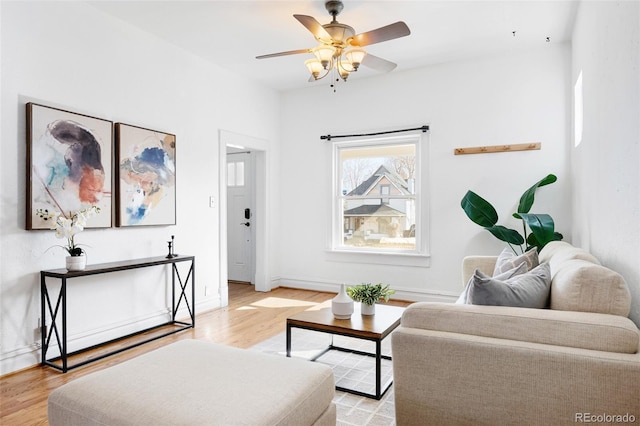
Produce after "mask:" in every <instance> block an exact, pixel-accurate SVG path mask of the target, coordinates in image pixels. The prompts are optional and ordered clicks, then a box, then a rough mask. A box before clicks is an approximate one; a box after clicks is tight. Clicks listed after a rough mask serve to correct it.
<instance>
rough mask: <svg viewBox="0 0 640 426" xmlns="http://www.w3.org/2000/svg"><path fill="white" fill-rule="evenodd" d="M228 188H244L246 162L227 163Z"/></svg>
mask: <svg viewBox="0 0 640 426" xmlns="http://www.w3.org/2000/svg"><path fill="white" fill-rule="evenodd" d="M227 186H230V187H232V186H244V161H235V162H228V163H227Z"/></svg>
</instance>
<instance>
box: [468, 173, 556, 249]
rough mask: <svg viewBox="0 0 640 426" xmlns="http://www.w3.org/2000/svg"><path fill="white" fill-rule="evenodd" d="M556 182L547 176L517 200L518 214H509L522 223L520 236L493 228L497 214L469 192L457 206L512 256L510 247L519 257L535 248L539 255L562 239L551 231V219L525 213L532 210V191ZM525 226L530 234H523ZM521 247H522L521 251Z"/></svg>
mask: <svg viewBox="0 0 640 426" xmlns="http://www.w3.org/2000/svg"><path fill="white" fill-rule="evenodd" d="M556 180H558V178H557V177H556V176H555V175H552V174H550V175H547V176H546V177H545V178H543V179H541V180H540V181H539V182H537V183H536V184H534V185H533V186H532V187H531V188H529V189H527V190H526V191H525V192H524V194H522V196H521V197H520V203H519V204H518V211H517V212H516V213H513V217H515V218H516V219H520V220H522V230H523V232H524V236H523V235H522V234H520V233H519V232H518V231H516V230H515V229H509V228H507V227H505V226H502V225H496V223H498V213H497V212H496V209H495V208H494V207H493V206H492V205H491V203H489V202H488V201H487V200H485V199H484V198H482V197H481V196H479V195H478V194H476V193H475V192H473V191H467V193H466V194H465V196H464V197H463V198H462V201H461V202H460V206H461V207H462V209H463V210H464V212H465V213H466V215H467V217H468V218H469V219H471V220H472V221H473V222H474V223H476V224H478V225H480V226H482V227H483V228H484V229H486V230H487V231H489V232H491V234H493V236H494V237H496V238H497V239H499V240H500V241H504V242H506V243H507V244H509V247H511V249H512V250H513V252H514V253H516V254H517V252H516V250H515V249H514V245H517V246H519V247H520V251H521V252H522V253H524V252H525V251H527V250H529V249H531V248H533V247H537V249H538V252H540V250H542V248H543V247H544V246H545V245H546V244H547V243H549V242H550V241H559V240H562V238H563V236H562V234H560V233H559V232H556V231H555V224H554V222H553V219H552V218H551V216H549V215H548V214H540V213H538V214H533V213H529V211H530V210H531V206H533V202H534V198H535V193H536V189H538V188H539V187H541V186H545V185H549V184H552V183H554V182H555V181H556ZM527 226H528V227H529V229H530V230H531V232H529V233H528V232H527ZM525 243H526V245H525V246H524V247H523V244H525Z"/></svg>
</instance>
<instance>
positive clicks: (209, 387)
mask: <svg viewBox="0 0 640 426" xmlns="http://www.w3.org/2000/svg"><path fill="white" fill-rule="evenodd" d="M333 396H334V381H333V373H332V371H331V368H329V367H328V366H326V365H322V364H320V363H315V362H308V361H304V360H300V359H293V358H285V357H279V356H276V355H269V354H263V353H260V352H253V351H249V350H243V349H237V348H231V347H228V346H222V345H217V344H214V343H208V342H203V341H198V340H183V341H180V342H177V343H173V344H171V345H169V346H165V347H163V348H161V349H158V350H155V351H153V352H150V353H147V354H145V355H141V356H139V357H137V358H134V359H132V360H130V361H126V362H124V363H122V364H119V365H116V366H113V367H110V368H107V369H105V370H102V371H98V372H96V373H92V374H89V375H87V376H85V377H81V378H79V379H77V380H74V381H72V382H70V383H67V384H66V385H63V386H61V387H60V388H58V389H56V390H54V391H53V392H51V394H50V395H49V406H48V410H49V424H50V425H52V426H62V425H64V426H73V425H78V426H89V425H296V426H298V425H335V423H336V408H335V404H334V403H333V402H332V399H333Z"/></svg>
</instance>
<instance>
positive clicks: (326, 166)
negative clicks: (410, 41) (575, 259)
mask: <svg viewBox="0 0 640 426" xmlns="http://www.w3.org/2000/svg"><path fill="white" fill-rule="evenodd" d="M569 75H570V50H569V46H567V45H562V44H561V45H554V44H547V43H544V44H542V43H541V47H540V48H538V49H535V50H532V51H527V52H521V53H512V54H504V55H501V56H494V57H485V58H482V59H475V60H469V61H465V62H456V63H447V64H442V65H438V66H432V67H429V68H425V69H421V70H413V71H406V72H397V73H395V74H394V73H392V74H389V75H387V76H385V78H384V79H361V80H358V76H357V75H354V76H353V77H352V79H351V80H350V81H349V82H348V83H346V84H343V85H338V89H337V93H333V92H332V91H331V90H330V88H329V87H328V83H324V82H320V83H315V84H314V87H312V88H309V89H305V90H300V91H296V92H290V93H287V94H286V95H285V96H284V102H283V110H282V114H283V129H282V141H281V142H282V143H281V145H280V149H281V152H282V154H281V156H280V158H281V168H280V170H281V176H280V181H281V182H282V186H281V188H280V189H281V191H282V198H281V206H280V207H281V213H282V214H281V224H280V227H281V244H280V254H279V258H280V259H281V260H282V264H281V265H280V266H281V267H280V270H281V272H282V276H281V277H280V278H281V283H283V284H286V285H291V286H298V287H307V288H325V289H331V290H334V291H337V288H338V287H337V284H338V283H342V282H344V283H347V284H355V283H358V282H363V281H364V282H369V281H373V282H385V283H388V284H391V285H392V287H393V288H395V289H396V290H398V296H399V297H401V298H402V297H404V298H410V299H412V300H452V299H453V297H454V296H457V295H458V294H459V293H460V292H461V290H462V283H461V278H460V273H461V268H460V265H461V260H462V258H463V257H464V256H465V255H469V254H497V253H498V252H499V251H500V250H501V248H502V247H503V243H501V242H499V241H498V240H496V239H495V238H493V237H492V236H491V235H490V234H489V233H488V232H487V231H484V230H483V229H481V228H480V227H478V226H477V225H475V224H473V223H472V222H471V221H470V220H469V219H468V218H467V217H466V216H465V214H464V212H463V211H462V209H461V207H460V200H461V198H462V197H463V195H464V194H465V192H466V191H467V190H468V189H472V190H474V191H475V192H477V193H479V194H480V195H482V196H484V197H485V198H487V199H488V200H490V201H491V202H492V203H493V204H494V205H495V206H496V209H497V210H498V213H499V215H500V218H501V221H500V223H503V224H504V223H509V224H511V226H516V223H515V222H512V221H510V220H509V218H510V215H511V213H512V212H514V211H515V208H516V207H517V203H518V200H519V197H520V195H521V194H522V193H523V192H524V191H525V190H526V189H527V188H529V186H531V185H532V184H534V183H535V182H537V181H538V180H539V179H541V178H542V177H544V176H546V175H547V174H548V173H554V174H556V175H557V176H558V182H557V183H556V184H554V185H551V186H548V187H544V188H542V189H541V190H539V191H538V194H537V198H536V203H535V204H534V210H535V211H536V212H540V213H542V212H548V213H550V214H551V215H552V217H553V218H554V219H555V221H556V224H557V230H558V231H560V232H562V233H564V234H565V235H566V237H568V238H570V236H571V223H570V217H571V215H570V196H569V190H570V176H569V171H568V163H567V144H568V139H569V136H570V133H569V130H568V127H567V123H568V122H569V111H568V104H569V102H568V89H567V88H568V84H567V82H568V78H569ZM423 124H428V125H430V127H431V131H430V137H429V142H428V147H427V149H428V150H429V152H428V156H429V162H428V167H429V171H428V173H427V174H426V175H427V177H426V178H425V180H424V182H423V184H424V185H426V188H427V189H428V192H429V195H430V202H431V204H430V207H429V215H430V228H429V234H430V235H429V239H430V248H431V266H430V267H415V266H411V267H408V266H390V265H384V264H367V263H344V262H335V261H332V260H330V259H329V256H328V255H327V252H326V250H327V241H328V238H327V235H328V234H329V232H330V207H329V206H330V203H331V195H330V194H331V144H330V143H329V142H323V141H320V139H319V138H320V135H325V134H333V135H339V134H350V133H363V132H369V131H378V130H391V129H396V128H404V127H419V126H421V125H423ZM534 141H538V142H542V149H541V150H540V151H527V152H511V153H497V154H480V155H462V156H454V155H453V150H454V148H459V147H472V146H481V145H503V144H516V143H524V142H534ZM517 226H519V225H517ZM518 229H520V228H518ZM331 259H333V257H332V258H331Z"/></svg>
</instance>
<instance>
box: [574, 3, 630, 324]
mask: <svg viewBox="0 0 640 426" xmlns="http://www.w3.org/2000/svg"><path fill="white" fill-rule="evenodd" d="M580 72H582V79H583V98H584V127H583V138H582V143H581V144H580V145H578V147H577V148H573V149H572V150H571V159H572V175H573V179H572V180H573V218H572V222H573V228H572V233H573V235H574V240H575V241H576V243H577V244H578V245H580V246H582V247H584V248H586V249H588V250H591V251H592V252H593V253H594V254H595V255H596V256H597V257H598V258H599V259H600V260H601V261H602V263H603V264H605V265H606V266H608V267H610V268H612V269H614V270H616V271H618V272H620V273H621V274H622V275H623V276H624V277H625V279H626V281H627V284H628V285H629V287H630V289H631V293H632V298H633V301H632V304H631V306H632V311H631V314H630V318H631V319H632V320H634V322H635V323H636V324H638V325H640V175H639V171H638V170H640V148H639V144H640V3H638V2H632V1H623V2H581V3H580V6H579V9H578V13H577V17H576V22H575V27H574V33H573V58H572V80H571V85H570V87H571V88H572V87H573V84H575V81H576V79H577V78H578V75H579V73H580Z"/></svg>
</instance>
